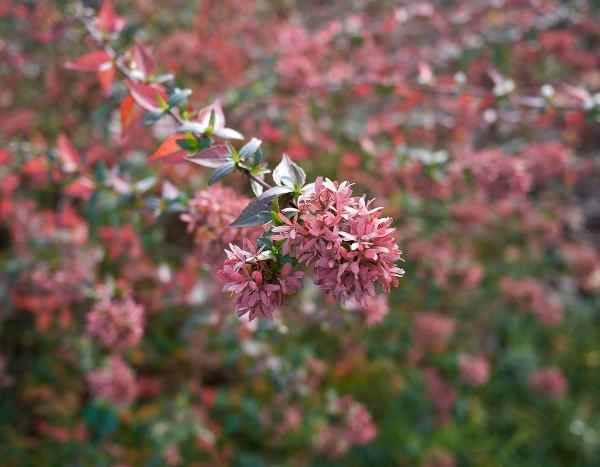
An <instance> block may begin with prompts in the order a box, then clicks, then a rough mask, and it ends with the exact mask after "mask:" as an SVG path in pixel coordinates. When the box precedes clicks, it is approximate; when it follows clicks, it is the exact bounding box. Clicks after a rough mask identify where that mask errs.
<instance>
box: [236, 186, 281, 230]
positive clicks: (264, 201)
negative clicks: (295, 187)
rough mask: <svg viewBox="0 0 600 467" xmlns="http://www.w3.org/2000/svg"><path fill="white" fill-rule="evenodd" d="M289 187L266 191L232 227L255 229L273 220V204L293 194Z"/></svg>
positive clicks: (278, 187)
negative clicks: (276, 200) (280, 198)
mask: <svg viewBox="0 0 600 467" xmlns="http://www.w3.org/2000/svg"><path fill="white" fill-rule="evenodd" d="M291 191H292V190H291V189H290V188H288V187H281V186H276V187H273V188H270V189H269V190H267V191H265V192H264V193H263V194H262V195H261V196H260V198H258V199H255V200H254V201H252V202H251V203H250V204H248V206H246V207H245V208H244V210H243V211H242V213H241V214H240V216H239V217H238V218H237V219H236V220H235V221H234V222H233V223H232V224H231V227H255V226H257V225H263V224H266V223H267V222H269V221H270V220H271V203H272V201H273V200H274V199H276V198H278V197H279V196H281V195H283V194H286V193H291Z"/></svg>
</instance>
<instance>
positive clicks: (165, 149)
mask: <svg viewBox="0 0 600 467" xmlns="http://www.w3.org/2000/svg"><path fill="white" fill-rule="evenodd" d="M184 137H185V135H182V134H181V133H174V134H172V135H171V136H169V137H168V138H167V139H165V140H164V141H163V142H162V144H161V145H160V146H159V147H158V149H157V150H156V151H154V153H153V154H152V155H151V156H150V157H149V158H148V160H150V161H155V160H158V159H164V158H167V157H168V158H176V159H179V158H183V157H185V156H186V154H187V151H186V150H185V149H181V148H180V147H179V145H178V144H177V140H178V139H181V138H184Z"/></svg>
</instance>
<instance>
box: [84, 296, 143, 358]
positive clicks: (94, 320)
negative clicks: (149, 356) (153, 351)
mask: <svg viewBox="0 0 600 467" xmlns="http://www.w3.org/2000/svg"><path fill="white" fill-rule="evenodd" d="M87 332H88V334H89V335H90V336H92V337H95V338H96V339H98V340H100V341H101V342H102V343H103V344H104V345H105V346H106V347H109V348H114V349H119V350H120V349H126V348H129V347H134V346H135V345H137V343H138V342H139V341H140V339H141V338H142V335H143V334H144V307H143V306H141V305H138V304H137V303H135V302H134V301H133V300H132V299H131V298H126V299H124V300H116V301H111V300H110V299H108V298H103V299H102V300H101V301H100V302H98V303H97V304H96V305H95V306H94V308H93V309H92V311H90V313H89V314H88V316H87Z"/></svg>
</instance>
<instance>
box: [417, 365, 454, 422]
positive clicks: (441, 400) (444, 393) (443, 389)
mask: <svg viewBox="0 0 600 467" xmlns="http://www.w3.org/2000/svg"><path fill="white" fill-rule="evenodd" d="M424 376H425V388H426V391H427V396H428V397H429V399H430V400H431V401H432V402H433V405H434V406H435V408H436V410H437V415H438V423H439V424H440V425H443V424H445V423H447V422H448V421H449V420H450V413H451V411H452V408H453V407H454V403H455V402H456V391H455V390H454V389H453V388H452V386H450V384H449V383H448V382H447V381H446V380H445V379H444V377H443V376H442V375H441V374H440V372H439V371H438V370H436V369H435V368H425V370H424Z"/></svg>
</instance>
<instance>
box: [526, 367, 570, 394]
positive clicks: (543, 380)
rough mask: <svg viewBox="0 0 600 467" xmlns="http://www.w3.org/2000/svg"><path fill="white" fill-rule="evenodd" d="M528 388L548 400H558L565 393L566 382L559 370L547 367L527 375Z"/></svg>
mask: <svg viewBox="0 0 600 467" xmlns="http://www.w3.org/2000/svg"><path fill="white" fill-rule="evenodd" d="M528 383H529V387H530V388H531V390H532V391H535V392H537V393H538V394H541V395H543V396H546V397H548V398H550V399H559V398H560V397H562V396H563V394H564V393H565V392H567V380H566V379H565V377H564V375H563V374H562V371H560V369H559V368H555V367H548V368H543V369H541V370H537V371H534V372H533V373H531V374H530V375H529V381H528Z"/></svg>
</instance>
